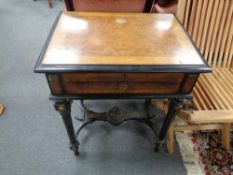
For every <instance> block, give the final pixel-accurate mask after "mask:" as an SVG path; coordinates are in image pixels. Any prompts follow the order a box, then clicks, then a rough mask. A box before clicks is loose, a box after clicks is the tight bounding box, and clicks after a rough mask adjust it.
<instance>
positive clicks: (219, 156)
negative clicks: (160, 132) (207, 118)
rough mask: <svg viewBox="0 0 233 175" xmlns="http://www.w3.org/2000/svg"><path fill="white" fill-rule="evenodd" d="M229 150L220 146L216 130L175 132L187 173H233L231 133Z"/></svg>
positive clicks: (218, 134) (212, 174) (213, 174)
mask: <svg viewBox="0 0 233 175" xmlns="http://www.w3.org/2000/svg"><path fill="white" fill-rule="evenodd" d="M231 138H232V139H231V140H232V142H231V152H228V151H226V150H225V149H224V148H222V145H221V143H220V142H221V137H220V133H219V132H218V131H214V132H177V133H176V139H177V141H178V144H179V147H180V152H181V154H182V157H183V161H184V165H185V167H186V169H187V174H188V175H194V174H195V175H196V174H200V175H233V153H232V150H233V133H231Z"/></svg>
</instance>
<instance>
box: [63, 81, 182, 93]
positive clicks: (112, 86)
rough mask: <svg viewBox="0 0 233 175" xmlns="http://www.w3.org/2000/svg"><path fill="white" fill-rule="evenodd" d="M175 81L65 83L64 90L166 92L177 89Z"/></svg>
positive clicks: (68, 91) (73, 91)
mask: <svg viewBox="0 0 233 175" xmlns="http://www.w3.org/2000/svg"><path fill="white" fill-rule="evenodd" d="M179 85H180V84H179V83H176V82H160V83H154V82H146V83H141V82H130V83H126V82H119V83H109V82H101V83H84V82H76V83H67V84H66V85H65V89H64V90H65V92H66V93H68V94H168V93H176V92H177V91H178V90H179Z"/></svg>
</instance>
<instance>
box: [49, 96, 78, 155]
mask: <svg viewBox="0 0 233 175" xmlns="http://www.w3.org/2000/svg"><path fill="white" fill-rule="evenodd" d="M54 107H55V109H56V110H57V111H58V112H59V113H60V114H61V116H62V119H63V123H64V125H65V128H66V131H67V134H68V136H69V140H70V149H71V150H73V151H74V154H75V155H78V153H79V152H78V151H79V142H78V140H76V138H75V133H74V127H73V122H72V118H71V101H68V100H62V101H55V105H54Z"/></svg>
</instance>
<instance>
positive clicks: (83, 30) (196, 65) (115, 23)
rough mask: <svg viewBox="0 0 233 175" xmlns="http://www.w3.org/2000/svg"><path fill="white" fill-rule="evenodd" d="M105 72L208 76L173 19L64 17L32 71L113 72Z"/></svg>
mask: <svg viewBox="0 0 233 175" xmlns="http://www.w3.org/2000/svg"><path fill="white" fill-rule="evenodd" d="M54 65H56V66H55V67H54ZM96 66H100V67H99V68H98V67H96ZM111 66H119V67H118V68H120V69H122V71H124V70H126V69H127V70H129V69H130V70H131V71H132V70H135V69H137V68H138V69H140V68H142V66H150V68H149V67H148V68H149V69H150V71H155V70H158V69H155V68H156V67H157V68H158V67H159V69H162V68H163V67H166V69H169V70H170V71H175V70H177V68H178V69H179V68H180V67H181V68H182V69H186V70H187V69H189V68H190V67H192V69H195V70H197V69H198V70H199V71H200V72H206V71H208V70H209V68H208V66H207V65H206V63H205V61H204V60H203V58H202V57H201V55H200V54H199V53H198V51H197V49H196V48H195V46H194V45H193V44H192V42H191V40H190V39H189V37H188V35H187V34H186V33H185V31H184V29H183V28H182V26H181V25H180V23H179V22H178V20H177V19H176V17H175V16H174V15H171V14H143V13H141V14H139V13H87V12H82V13H78V12H66V13H62V14H61V15H60V16H59V17H58V19H57V21H56V23H55V24H54V27H53V30H52V31H51V35H50V37H49V39H48V41H47V44H46V45H45V47H44V49H43V52H42V54H41V58H40V59H39V61H38V63H37V66H36V69H35V71H36V72H46V71H47V72H49V71H51V72H52V71H54V70H56V71H85V70H88V71H94V70H96V69H99V70H100V71H101V70H108V71H111V70H114V69H112V68H111ZM122 66H125V67H124V68H123V67H122ZM169 66H170V68H168V67H169ZM189 70H190V69H189Z"/></svg>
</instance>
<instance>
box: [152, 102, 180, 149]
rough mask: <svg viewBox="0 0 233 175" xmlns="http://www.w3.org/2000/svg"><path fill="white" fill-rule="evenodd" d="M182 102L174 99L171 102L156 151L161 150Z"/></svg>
mask: <svg viewBox="0 0 233 175" xmlns="http://www.w3.org/2000/svg"><path fill="white" fill-rule="evenodd" d="M180 103H181V101H180V100H179V99H172V100H171V102H170V103H169V107H168V112H167V114H166V116H165V119H164V122H163V126H162V128H161V130H160V132H159V140H158V142H157V143H156V146H155V151H158V150H159V148H160V147H161V142H162V141H163V140H164V138H165V136H166V134H167V131H168V129H169V127H170V124H171V122H172V119H173V118H174V116H175V115H176V111H177V105H178V104H180Z"/></svg>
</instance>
